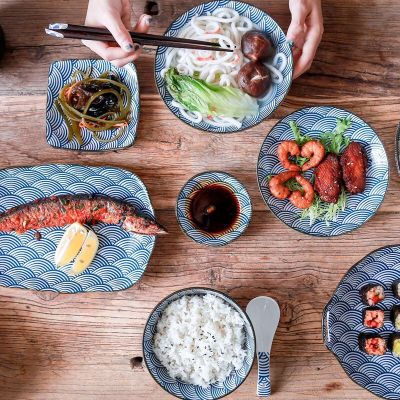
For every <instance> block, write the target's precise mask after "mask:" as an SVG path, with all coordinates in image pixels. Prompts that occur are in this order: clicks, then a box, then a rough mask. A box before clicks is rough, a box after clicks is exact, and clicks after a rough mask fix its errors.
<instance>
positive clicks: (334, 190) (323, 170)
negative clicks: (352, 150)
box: [314, 153, 342, 203]
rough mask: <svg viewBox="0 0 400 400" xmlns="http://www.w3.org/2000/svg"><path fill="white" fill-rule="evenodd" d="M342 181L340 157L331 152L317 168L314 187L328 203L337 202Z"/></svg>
mask: <svg viewBox="0 0 400 400" xmlns="http://www.w3.org/2000/svg"><path fill="white" fill-rule="evenodd" d="M341 182H342V168H341V167H340V162H339V157H338V156H337V155H335V154H332V153H329V154H328V155H327V156H326V157H325V159H324V160H323V161H322V162H321V164H319V165H318V166H317V168H315V183H314V189H315V191H316V192H317V193H318V195H319V197H320V198H321V200H323V201H326V202H327V203H337V201H338V200H339V195H340V184H341Z"/></svg>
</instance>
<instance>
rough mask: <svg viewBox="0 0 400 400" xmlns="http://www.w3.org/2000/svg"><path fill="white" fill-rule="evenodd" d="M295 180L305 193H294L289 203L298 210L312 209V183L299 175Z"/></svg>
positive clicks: (297, 191) (298, 191)
mask: <svg viewBox="0 0 400 400" xmlns="http://www.w3.org/2000/svg"><path fill="white" fill-rule="evenodd" d="M294 178H295V179H296V181H297V182H298V183H299V184H300V185H301V187H302V188H303V193H302V192H301V191H300V190H296V191H295V192H292V194H291V195H290V196H289V201H290V202H291V203H292V204H293V205H294V206H295V207H297V208H308V207H311V204H312V203H313V201H314V188H313V187H312V185H311V183H310V181H308V180H307V179H306V178H304V176H301V175H297V176H295V177H294Z"/></svg>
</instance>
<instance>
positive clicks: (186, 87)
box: [165, 68, 258, 118]
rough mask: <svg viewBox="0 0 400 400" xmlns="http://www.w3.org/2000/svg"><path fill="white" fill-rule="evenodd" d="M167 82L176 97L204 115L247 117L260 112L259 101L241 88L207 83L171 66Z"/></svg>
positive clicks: (178, 100) (186, 107)
mask: <svg viewBox="0 0 400 400" xmlns="http://www.w3.org/2000/svg"><path fill="white" fill-rule="evenodd" d="M165 81H166V84H167V88H168V91H169V92H170V93H171V95H172V97H173V98H174V99H175V100H176V101H177V102H178V103H180V104H182V106H183V107H184V108H185V109H186V110H188V111H192V112H195V111H198V112H200V113H201V114H202V115H204V116H208V117H215V116H223V117H232V118H244V117H250V116H253V115H257V114H258V103H257V100H256V99H255V98H253V97H250V96H249V95H248V94H246V93H244V92H242V91H241V90H240V89H236V88H233V87H227V86H219V85H214V84H211V83H207V82H206V81H204V80H202V79H197V78H194V77H192V76H189V75H181V74H179V72H178V71H177V70H176V68H169V69H168V71H167V72H166V73H165Z"/></svg>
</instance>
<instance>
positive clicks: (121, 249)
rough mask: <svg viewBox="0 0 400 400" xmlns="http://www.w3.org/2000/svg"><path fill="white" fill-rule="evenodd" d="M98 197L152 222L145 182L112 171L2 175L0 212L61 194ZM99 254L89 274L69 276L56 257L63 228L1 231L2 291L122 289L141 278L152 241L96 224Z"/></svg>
mask: <svg viewBox="0 0 400 400" xmlns="http://www.w3.org/2000/svg"><path fill="white" fill-rule="evenodd" d="M77 193H88V194H90V193H99V194H104V195H107V196H111V197H114V198H117V199H121V200H124V201H126V202H128V203H131V204H132V205H134V206H135V207H136V208H137V209H138V211H140V212H142V213H143V214H144V215H146V216H148V217H150V218H153V217H154V211H153V207H152V205H151V203H150V199H149V195H148V193H147V190H146V187H145V186H144V184H143V182H142V181H141V180H140V179H139V178H138V177H137V176H136V175H135V174H133V173H131V172H129V171H126V170H123V169H120V168H113V167H88V166H81V165H63V164H50V165H41V166H37V167H20V168H8V169H3V170H0V212H3V211H5V210H7V209H9V208H11V207H14V206H18V205H21V204H24V203H27V202H31V201H34V200H36V199H38V198H43V197H48V196H52V195H61V194H77ZM92 228H93V230H94V231H95V232H96V234H97V236H98V238H99V242H100V245H99V250H98V252H97V254H96V256H95V258H94V260H93V262H92V264H91V265H90V266H89V268H88V269H87V270H85V271H84V272H83V273H81V274H80V275H78V276H71V275H69V273H68V271H69V269H70V268H71V265H67V266H65V267H62V268H57V267H56V266H55V265H54V253H55V250H56V248H57V244H58V243H59V241H60V239H61V237H62V235H63V234H64V231H65V228H64V227H56V228H43V229H41V230H40V233H41V236H42V237H41V239H40V240H36V239H35V237H34V233H35V232H34V231H27V232H25V233H23V234H21V235H17V234H16V233H6V232H0V286H8V287H18V288H25V289H32V290H48V291H53V292H63V293H79V292H93V291H114V290H122V289H126V288H128V287H130V286H132V285H133V284H134V283H136V282H137V281H138V280H139V279H140V278H141V276H142V275H143V273H144V271H145V269H146V266H147V263H148V262H149V259H150V256H151V253H152V251H153V248H154V244H155V238H154V236H145V235H137V234H133V233H129V232H126V231H125V230H123V229H122V228H121V227H119V226H117V225H109V224H103V223H101V224H96V225H94V226H93V227H92Z"/></svg>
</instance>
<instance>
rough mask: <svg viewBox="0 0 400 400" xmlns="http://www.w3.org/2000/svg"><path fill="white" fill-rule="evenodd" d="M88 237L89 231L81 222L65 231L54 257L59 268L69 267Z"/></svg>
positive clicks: (75, 223)
mask: <svg viewBox="0 0 400 400" xmlns="http://www.w3.org/2000/svg"><path fill="white" fill-rule="evenodd" d="M87 235H88V231H87V229H86V228H85V227H84V226H83V225H81V224H80V223H79V222H74V223H73V224H72V225H70V226H69V227H68V228H67V229H66V230H65V232H64V235H63V237H62V238H61V240H60V243H59V244H58V246H57V249H56V253H55V255H54V261H55V263H56V265H57V266H58V267H62V266H64V265H67V264H68V263H69V262H71V261H72V260H73V259H74V258H75V257H76V255H77V254H78V253H79V250H80V249H81V248H82V245H83V244H84V242H85V239H86V237H87Z"/></svg>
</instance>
